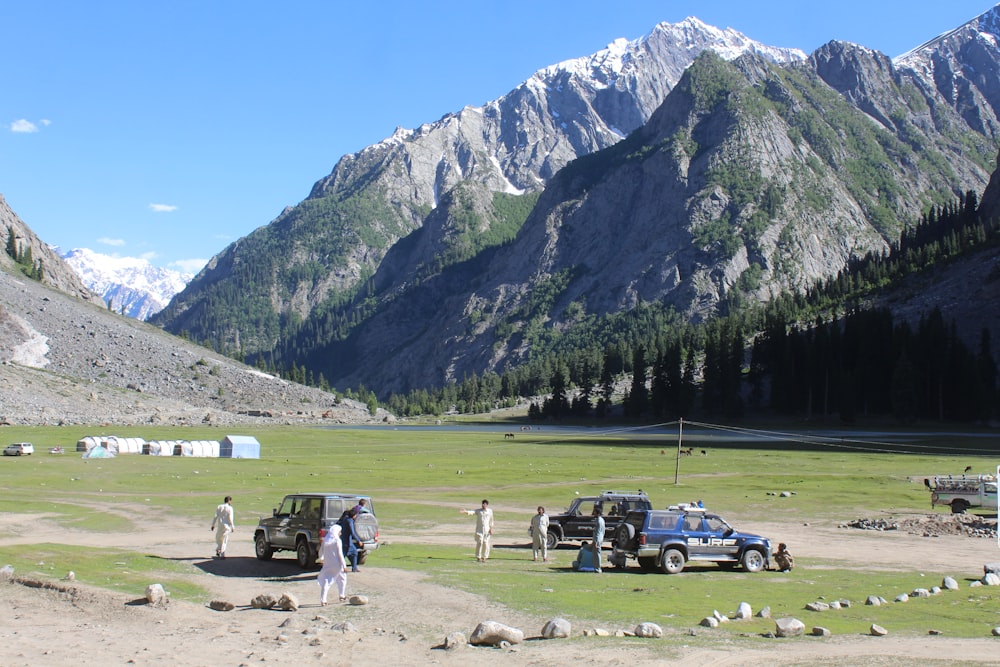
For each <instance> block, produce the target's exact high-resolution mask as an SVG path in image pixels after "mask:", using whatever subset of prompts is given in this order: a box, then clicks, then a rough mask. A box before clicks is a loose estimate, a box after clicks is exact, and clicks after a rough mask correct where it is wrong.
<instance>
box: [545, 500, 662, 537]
mask: <svg viewBox="0 0 1000 667" xmlns="http://www.w3.org/2000/svg"><path fill="white" fill-rule="evenodd" d="M595 507H597V508H600V510H601V512H602V513H603V514H604V526H605V531H604V540H605V541H606V542H610V541H611V540H612V539H613V538H614V535H615V530H616V529H617V528H618V526H619V524H621V522H622V520H623V519H624V518H625V515H626V514H628V513H629V512H630V511H632V510H648V509H652V508H653V505H652V504H651V503H650V502H649V497H648V496H647V495H646V494H645V493H643V492H642V491H641V490H639V491H604V492H602V493H601V494H600V495H597V496H580V497H579V498H574V499H573V502H572V504H570V506H569V509H568V510H566V511H565V512H563V513H562V514H555V515H551V514H550V515H549V533H548V538H547V540H546V541H547V543H548V546H549V549H555V548H556V547H557V546H558V545H559V543H560V542H569V541H581V542H582V541H583V540H589V539H591V538H593V537H594V516H593V515H594V508H595Z"/></svg>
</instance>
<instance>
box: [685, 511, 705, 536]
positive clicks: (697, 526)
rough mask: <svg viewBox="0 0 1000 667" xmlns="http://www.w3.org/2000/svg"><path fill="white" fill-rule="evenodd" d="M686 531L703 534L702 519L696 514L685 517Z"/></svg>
mask: <svg viewBox="0 0 1000 667" xmlns="http://www.w3.org/2000/svg"><path fill="white" fill-rule="evenodd" d="M684 531H685V532H688V533H697V532H701V517H700V516H697V515H694V514H689V515H688V516H686V517H684Z"/></svg>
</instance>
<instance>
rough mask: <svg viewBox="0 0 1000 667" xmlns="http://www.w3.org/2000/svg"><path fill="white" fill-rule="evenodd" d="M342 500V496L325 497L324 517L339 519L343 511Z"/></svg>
mask: <svg viewBox="0 0 1000 667" xmlns="http://www.w3.org/2000/svg"><path fill="white" fill-rule="evenodd" d="M345 509H347V508H346V507H344V501H343V499H342V498H327V499H326V518H328V519H339V518H340V515H341V514H343V513H344V510H345Z"/></svg>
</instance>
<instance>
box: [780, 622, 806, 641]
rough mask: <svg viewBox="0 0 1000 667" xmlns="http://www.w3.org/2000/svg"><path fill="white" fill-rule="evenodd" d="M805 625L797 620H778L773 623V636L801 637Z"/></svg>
mask: <svg viewBox="0 0 1000 667" xmlns="http://www.w3.org/2000/svg"><path fill="white" fill-rule="evenodd" d="M805 630H806V624H805V623H803V622H802V621H800V620H799V619H797V618H779V619H777V620H776V621H775V622H774V634H775V635H777V636H778V637H801V636H802V633H803V632H805Z"/></svg>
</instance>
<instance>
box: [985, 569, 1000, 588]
mask: <svg viewBox="0 0 1000 667" xmlns="http://www.w3.org/2000/svg"><path fill="white" fill-rule="evenodd" d="M983 583H984V584H986V585H987V586H1000V574H997V573H996V572H987V573H986V574H984V575H983Z"/></svg>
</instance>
